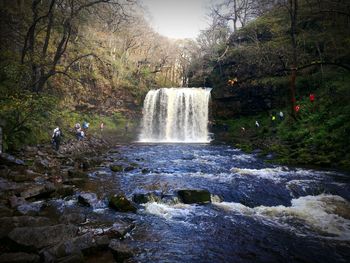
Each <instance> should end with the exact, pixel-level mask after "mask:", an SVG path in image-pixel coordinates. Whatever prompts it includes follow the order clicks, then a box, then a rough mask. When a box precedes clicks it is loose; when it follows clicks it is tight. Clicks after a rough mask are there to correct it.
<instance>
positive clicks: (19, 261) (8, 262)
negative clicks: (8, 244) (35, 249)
mask: <svg viewBox="0 0 350 263" xmlns="http://www.w3.org/2000/svg"><path fill="white" fill-rule="evenodd" d="M39 262H40V257H39V256H38V255H36V254H28V253H24V252H17V253H4V254H1V256H0V263H39Z"/></svg>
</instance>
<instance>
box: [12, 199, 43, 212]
mask: <svg viewBox="0 0 350 263" xmlns="http://www.w3.org/2000/svg"><path fill="white" fill-rule="evenodd" d="M44 205H45V204H44V202H42V201H37V202H33V203H31V202H24V203H23V204H20V205H19V206H18V207H17V211H18V212H19V213H20V214H21V215H37V214H38V213H39V211H40V210H41V209H42V208H43V206H44Z"/></svg>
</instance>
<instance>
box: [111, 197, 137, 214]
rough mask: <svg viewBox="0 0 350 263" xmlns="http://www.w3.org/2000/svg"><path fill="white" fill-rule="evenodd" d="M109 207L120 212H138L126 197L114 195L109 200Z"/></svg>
mask: <svg viewBox="0 0 350 263" xmlns="http://www.w3.org/2000/svg"><path fill="white" fill-rule="evenodd" d="M108 205H109V207H111V208H113V209H115V210H116V211H118V212H134V213H135V212H136V210H137V209H136V207H135V206H134V205H133V204H132V203H131V202H130V201H129V200H128V199H127V198H126V197H125V196H124V195H112V196H110V197H109V198H108Z"/></svg>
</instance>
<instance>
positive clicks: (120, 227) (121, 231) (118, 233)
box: [106, 220, 135, 238]
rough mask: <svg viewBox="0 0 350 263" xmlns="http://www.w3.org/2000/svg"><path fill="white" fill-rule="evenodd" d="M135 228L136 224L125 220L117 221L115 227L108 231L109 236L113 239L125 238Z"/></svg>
mask: <svg viewBox="0 0 350 263" xmlns="http://www.w3.org/2000/svg"><path fill="white" fill-rule="evenodd" d="M134 228H135V224H134V223H132V222H126V221H124V220H117V221H116V222H114V223H113V226H112V227H111V228H110V229H109V230H108V231H107V233H106V234H107V235H108V236H109V237H113V238H123V237H124V236H125V235H126V234H127V233H129V232H130V231H131V230H133V229H134Z"/></svg>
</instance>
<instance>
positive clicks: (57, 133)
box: [52, 127, 63, 151]
mask: <svg viewBox="0 0 350 263" xmlns="http://www.w3.org/2000/svg"><path fill="white" fill-rule="evenodd" d="M62 136H63V133H62V131H61V130H60V128H59V127H56V128H55V129H54V130H53V133H52V145H53V146H54V147H55V150H56V151H58V150H59V149H60V144H61V137H62Z"/></svg>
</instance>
